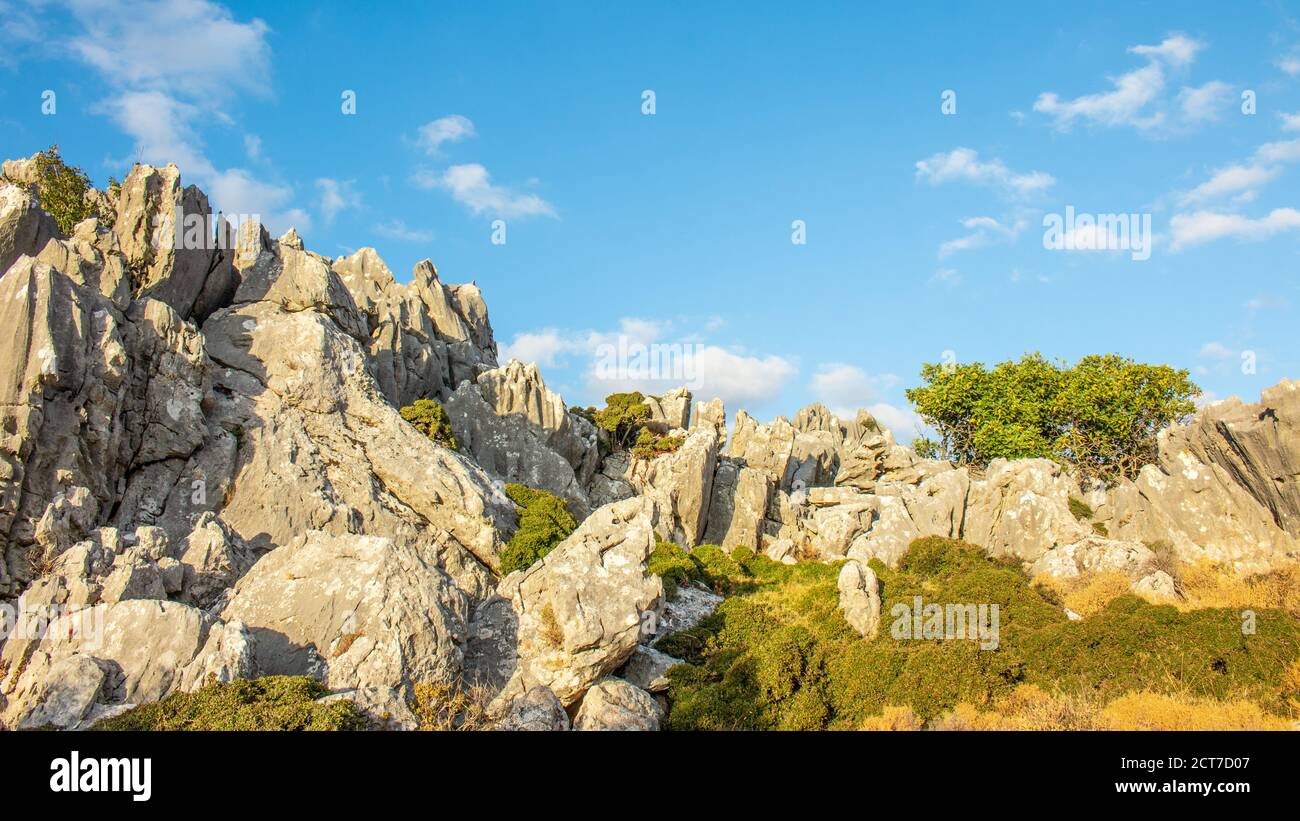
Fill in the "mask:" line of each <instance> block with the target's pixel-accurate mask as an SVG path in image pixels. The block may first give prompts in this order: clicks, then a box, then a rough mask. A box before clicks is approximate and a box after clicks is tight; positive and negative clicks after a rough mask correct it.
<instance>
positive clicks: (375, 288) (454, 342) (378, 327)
mask: <svg viewBox="0 0 1300 821" xmlns="http://www.w3.org/2000/svg"><path fill="white" fill-rule="evenodd" d="M333 270H334V272H335V273H336V274H338V276H339V280H340V281H341V283H342V284H343V286H344V287H345V288H346V289H347V290H348V292H349V293H350V294H351V295H352V298H353V300H354V301H355V303H356V305H357V308H358V309H359V311H360V313H361V315H362V317H363V319H364V331H363V334H362V338H363V340H364V342H365V345H366V351H367V355H368V357H367V358H368V360H369V362H370V367H371V370H372V373H373V375H374V377H375V381H376V382H377V383H378V384H379V388H380V390H381V391H382V392H383V395H384V397H385V398H386V399H387V400H388V401H389V402H390V403H392V404H393V405H394V406H396V407H402V406H403V405H409V404H410V403H412V402H414V401H415V400H417V399H424V398H437V399H443V398H446V396H447V395H448V394H449V393H450V392H451V391H453V390H455V389H456V387H457V386H458V385H460V384H461V383H462V382H464V381H467V380H468V381H471V382H472V381H473V380H474V379H476V378H477V377H478V375H479V374H481V373H482V372H483V371H485V370H488V369H490V368H494V367H496V356H497V347H496V341H495V340H494V339H493V335H492V326H491V325H490V324H489V322H488V314H487V305H486V303H485V302H484V301H483V297H482V294H481V293H479V290H478V288H477V286H475V285H473V284H469V285H450V286H449V285H444V284H443V283H442V280H441V279H440V278H439V277H438V269H437V268H435V267H434V265H433V263H432V262H429V261H428V260H424V261H423V262H420V263H419V264H417V265H416V266H415V268H414V270H413V271H412V279H411V282H409V283H406V284H399V283H397V282H396V281H395V280H394V279H393V274H392V272H391V271H389V270H388V266H387V265H385V264H384V261H383V260H382V259H380V258H379V255H378V254H377V253H376V252H375V249H373V248H362V249H361V250H360V251H357V252H356V253H354V254H352V255H351V256H348V257H341V258H339V259H337V260H335V261H334V263H333Z"/></svg>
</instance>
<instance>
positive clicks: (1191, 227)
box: [1169, 208, 1300, 251]
mask: <svg viewBox="0 0 1300 821" xmlns="http://www.w3.org/2000/svg"><path fill="white" fill-rule="evenodd" d="M1169 228H1170V236H1171V243H1170V250H1173V251H1181V250H1183V249H1185V248H1189V247H1191V246H1193V245H1201V244H1204V243H1207V242H1213V241H1214V240H1218V239H1225V238H1233V239H1239V240H1262V239H1267V238H1269V237H1272V236H1276V235H1277V234H1282V233H1286V232H1289V231H1300V211H1297V210H1296V209H1294V208H1275V209H1273V210H1272V211H1270V212H1269V213H1268V215H1267V216H1263V217H1259V218H1257V219H1252V218H1250V217H1243V216H1241V215H1240V214H1221V213H1216V212H1213V211H1197V212H1195V213H1192V214H1175V215H1174V217H1173V218H1172V219H1170V220H1169Z"/></svg>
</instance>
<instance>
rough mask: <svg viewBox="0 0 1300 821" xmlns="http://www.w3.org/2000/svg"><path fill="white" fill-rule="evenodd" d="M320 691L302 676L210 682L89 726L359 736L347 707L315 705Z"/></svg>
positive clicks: (361, 721)
mask: <svg viewBox="0 0 1300 821" xmlns="http://www.w3.org/2000/svg"><path fill="white" fill-rule="evenodd" d="M327 695H329V690H328V689H326V687H325V685H323V684H321V683H320V682H319V681H316V680H315V679H312V678H307V677H306V676H266V677H265V678H256V679H250V680H242V679H241V680H237V681H232V682H229V683H223V682H219V681H213V682H212V683H210V684H207V685H205V686H203V687H202V688H200V689H199V690H197V691H196V692H193V693H172V694H171V695H169V696H167V697H166V698H164V699H163V700H162V701H157V702H154V703H153V704H145V705H142V706H140V707H135V708H133V709H131V710H128V711H126V712H124V713H121V714H120V715H116V716H113V717H112V718H106V719H104V720H103V721H100V722H98V723H97V724H95V726H94V727H93V729H95V730H365V729H368V727H369V722H368V721H367V720H366V718H365V716H363V715H362V714H361V713H360V712H359V711H358V710H357V708H356V705H355V704H353V703H352V702H351V701H347V700H343V699H340V700H338V701H332V702H329V703H325V704H321V703H319V702H317V701H316V699H318V698H321V697H322V696H327Z"/></svg>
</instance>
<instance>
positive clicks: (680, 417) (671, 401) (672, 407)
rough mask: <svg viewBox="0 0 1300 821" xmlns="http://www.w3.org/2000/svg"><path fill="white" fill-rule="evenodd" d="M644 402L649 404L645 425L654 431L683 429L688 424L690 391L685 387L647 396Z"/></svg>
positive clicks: (689, 419) (663, 431) (664, 431)
mask: <svg viewBox="0 0 1300 821" xmlns="http://www.w3.org/2000/svg"><path fill="white" fill-rule="evenodd" d="M645 403H646V404H647V405H649V406H650V419H649V420H648V421H647V422H646V425H647V427H649V428H650V429H651V430H653V431H655V432H656V433H661V434H663V433H667V432H668V431H670V430H684V429H685V428H686V427H687V426H689V425H690V422H691V392H690V391H689V390H687V389H686V388H674V389H673V390H670V391H668V392H667V393H665V394H664V395H663V396H647V397H646V398H645Z"/></svg>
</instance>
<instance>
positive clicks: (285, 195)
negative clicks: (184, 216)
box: [206, 168, 312, 235]
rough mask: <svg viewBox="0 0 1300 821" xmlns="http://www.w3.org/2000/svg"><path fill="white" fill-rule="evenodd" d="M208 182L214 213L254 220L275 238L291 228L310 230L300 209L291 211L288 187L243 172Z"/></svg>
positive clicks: (235, 171) (230, 172) (236, 170)
mask: <svg viewBox="0 0 1300 821" xmlns="http://www.w3.org/2000/svg"><path fill="white" fill-rule="evenodd" d="M206 182H207V185H208V193H209V194H210V195H211V197H212V202H213V204H214V210H220V211H222V212H224V213H225V214H226V215H227V216H230V217H233V216H234V215H236V214H241V215H244V216H255V217H257V218H258V219H259V220H260V221H261V222H262V224H263V225H265V226H266V227H267V230H269V231H270V232H271V233H272V234H275V235H279V234H283V233H284V232H285V231H287V230H289V229H290V228H297V229H298V231H299V232H300V233H301V232H306V231H309V230H311V226H312V220H311V216H310V215H309V214H308V213H307V212H306V211H304V210H302V209H301V208H290V207H288V205H289V201H290V200H291V199H292V198H293V189H292V188H289V187H288V186H284V185H276V184H275V183H269V182H264V181H262V180H259V179H256V178H255V177H253V175H251V174H249V173H248V172H247V171H245V170H244V169H242V168H230V169H227V170H225V171H214V172H212V174H211V175H210V176H208V177H207V180H206Z"/></svg>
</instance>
